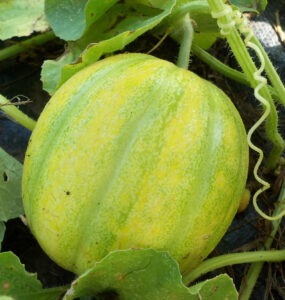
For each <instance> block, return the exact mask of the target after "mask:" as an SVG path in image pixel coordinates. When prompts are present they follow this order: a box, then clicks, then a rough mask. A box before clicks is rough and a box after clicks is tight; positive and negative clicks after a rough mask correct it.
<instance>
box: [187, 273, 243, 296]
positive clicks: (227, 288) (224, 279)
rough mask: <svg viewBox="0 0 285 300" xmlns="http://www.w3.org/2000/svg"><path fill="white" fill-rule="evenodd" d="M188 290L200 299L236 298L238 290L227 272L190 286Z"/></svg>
mask: <svg viewBox="0 0 285 300" xmlns="http://www.w3.org/2000/svg"><path fill="white" fill-rule="evenodd" d="M189 291H190V292H191V294H192V295H197V296H198V298H197V299H200V300H208V299H211V300H221V299H227V300H237V299H238V292H237V290H236V288H235V285H234V283H233V280H232V279H231V278H230V277H229V276H228V275H227V274H221V275H219V276H216V277H214V278H212V279H209V280H205V281H203V282H200V283H198V284H196V285H194V286H192V287H190V288H189ZM195 299H196V298H195Z"/></svg>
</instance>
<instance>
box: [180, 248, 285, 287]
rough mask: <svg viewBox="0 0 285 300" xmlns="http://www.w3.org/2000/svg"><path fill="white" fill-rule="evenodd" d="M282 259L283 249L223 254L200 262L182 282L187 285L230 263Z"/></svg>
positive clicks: (284, 258) (278, 260)
mask: <svg viewBox="0 0 285 300" xmlns="http://www.w3.org/2000/svg"><path fill="white" fill-rule="evenodd" d="M283 260H285V249H284V250H270V251H268V250H266V251H255V252H241V253H231V254H224V255H220V256H217V257H213V258H209V259H207V260H205V261H204V262H202V263H201V264H200V265H199V266H198V267H197V268H195V269H194V270H192V271H191V272H190V273H189V274H187V275H185V276H184V277H183V282H184V283H185V284H186V285H187V286H189V285H190V284H191V283H192V282H193V281H195V280H197V279H198V278H199V277H201V276H202V275H204V274H206V273H208V272H211V271H214V270H217V269H220V268H223V267H226V266H230V265H236V264H244V263H252V262H265V261H267V262H268V261H270V262H280V261H283Z"/></svg>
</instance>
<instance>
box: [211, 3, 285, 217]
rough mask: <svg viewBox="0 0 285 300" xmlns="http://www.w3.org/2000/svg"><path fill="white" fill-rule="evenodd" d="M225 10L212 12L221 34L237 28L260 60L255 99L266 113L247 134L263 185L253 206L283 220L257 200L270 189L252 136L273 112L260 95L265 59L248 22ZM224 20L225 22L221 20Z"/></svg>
mask: <svg viewBox="0 0 285 300" xmlns="http://www.w3.org/2000/svg"><path fill="white" fill-rule="evenodd" d="M223 8H224V9H223V10H221V11H218V12H212V17H213V18H216V19H217V24H218V26H219V27H220V32H221V34H222V35H229V34H230V33H231V31H232V29H233V28H236V29H237V30H238V31H239V32H240V33H241V34H242V35H243V36H244V44H245V45H246V46H247V47H248V48H251V49H252V50H254V52H255V53H256V55H257V57H258V59H259V60H260V67H259V68H258V69H257V70H256V71H255V72H254V73H253V78H254V80H255V83H256V85H255V87H254V96H255V98H256V99H257V100H258V101H259V102H260V103H261V104H262V105H263V108H264V111H263V114H262V115H261V117H260V118H259V119H258V120H257V121H256V123H255V124H254V125H253V126H252V127H251V128H250V130H249V131H248V134H247V143H248V145H249V147H250V148H251V149H252V150H254V151H255V152H257V154H258V160H257V162H256V164H255V166H254V170H253V175H254V178H255V180H256V181H257V182H259V183H260V184H261V188H259V189H258V190H257V191H256V192H255V194H254V195H253V199H252V201H253V206H254V209H255V210H256V212H257V213H258V214H259V215H260V216H261V217H263V218H264V219H267V220H270V221H273V220H277V219H280V218H282V217H283V216H285V210H284V211H281V212H280V213H279V214H278V215H276V216H268V215H267V214H265V213H264V212H263V211H262V210H261V209H260V208H259V206H258V203H257V199H258V196H259V195H260V194H261V193H263V192H264V191H266V190H267V189H269V188H270V184H269V183H268V182H267V181H265V180H263V179H262V178H261V177H260V176H259V175H258V170H259V168H260V166H261V164H262V161H263V158H264V154H263V151H262V149H260V148H259V147H257V146H256V145H254V144H253V143H252V140H251V138H252V135H253V133H254V132H255V131H256V130H257V128H258V127H259V126H260V125H261V124H262V123H263V122H264V121H266V119H267V118H268V116H269V114H270V112H271V107H270V103H269V102H268V100H267V99H266V98H264V97H263V96H262V95H261V94H260V90H261V89H262V88H263V87H264V86H266V85H267V79H266V78H265V77H264V76H263V75H262V72H263V71H264V69H265V59H264V56H263V54H262V52H261V50H260V49H259V47H258V46H257V45H255V44H254V43H253V42H252V41H251V40H252V37H253V36H254V33H253V31H252V29H251V28H250V27H249V25H248V23H247V21H246V20H245V19H244V18H243V16H242V14H241V12H240V11H238V10H233V9H232V8H231V6H229V5H226V4H224V5H223ZM221 18H223V20H221Z"/></svg>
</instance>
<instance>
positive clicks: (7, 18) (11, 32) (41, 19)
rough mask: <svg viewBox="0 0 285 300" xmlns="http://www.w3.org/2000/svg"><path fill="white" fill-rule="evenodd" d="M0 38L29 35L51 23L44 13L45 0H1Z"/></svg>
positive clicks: (43, 29) (42, 29)
mask: <svg viewBox="0 0 285 300" xmlns="http://www.w3.org/2000/svg"><path fill="white" fill-rule="evenodd" d="M0 11H1V14H0V40H6V39H9V38H12V37H15V36H18V37H22V36H29V35H30V34H31V33H33V32H42V31H45V30H47V29H48V27H49V25H48V23H47V20H46V18H45V15H44V0H25V1H23V0H7V1H0Z"/></svg>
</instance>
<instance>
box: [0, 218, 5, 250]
mask: <svg viewBox="0 0 285 300" xmlns="http://www.w3.org/2000/svg"><path fill="white" fill-rule="evenodd" d="M4 233H5V224H4V222H1V221H0V251H1V243H2V241H3V239H4Z"/></svg>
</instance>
